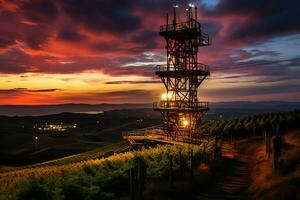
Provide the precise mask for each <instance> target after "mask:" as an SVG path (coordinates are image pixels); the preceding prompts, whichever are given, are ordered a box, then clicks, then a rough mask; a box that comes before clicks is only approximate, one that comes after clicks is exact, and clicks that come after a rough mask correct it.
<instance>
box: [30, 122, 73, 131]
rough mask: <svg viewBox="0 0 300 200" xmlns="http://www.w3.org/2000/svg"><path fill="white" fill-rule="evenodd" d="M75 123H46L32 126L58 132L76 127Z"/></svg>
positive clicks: (40, 129)
mask: <svg viewBox="0 0 300 200" xmlns="http://www.w3.org/2000/svg"><path fill="white" fill-rule="evenodd" d="M76 127H77V125H76V124H71V125H64V124H48V123H46V124H45V125H41V126H39V127H38V126H34V128H37V129H38V130H39V131H58V132H63V131H66V130H67V129H76Z"/></svg>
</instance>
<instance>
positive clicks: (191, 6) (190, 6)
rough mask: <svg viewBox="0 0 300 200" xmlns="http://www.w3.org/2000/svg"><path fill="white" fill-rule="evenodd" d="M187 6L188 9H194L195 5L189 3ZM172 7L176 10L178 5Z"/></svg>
mask: <svg viewBox="0 0 300 200" xmlns="http://www.w3.org/2000/svg"><path fill="white" fill-rule="evenodd" d="M188 5H189V8H194V7H195V4H192V3H189V4H188ZM173 7H174V8H178V7H179V5H178V4H175V5H174V6H173Z"/></svg>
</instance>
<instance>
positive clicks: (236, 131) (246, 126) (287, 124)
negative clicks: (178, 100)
mask: <svg viewBox="0 0 300 200" xmlns="http://www.w3.org/2000/svg"><path fill="white" fill-rule="evenodd" d="M299 122H300V110H293V111H288V112H272V113H265V114H258V115H253V116H246V117H239V118H233V119H221V120H211V121H208V122H206V123H203V124H202V125H201V126H200V131H201V133H210V134H212V135H214V136H222V137H223V138H224V139H230V138H232V137H233V138H236V139H243V138H247V137H250V136H258V135H263V134H264V132H269V133H270V134H275V133H276V132H277V131H279V133H284V132H287V131H290V130H294V129H298V128H299V127H300V123H299Z"/></svg>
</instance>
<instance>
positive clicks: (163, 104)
mask: <svg viewBox="0 0 300 200" xmlns="http://www.w3.org/2000/svg"><path fill="white" fill-rule="evenodd" d="M153 108H154V109H182V110H208V108H209V105H208V102H206V101H198V102H192V103H188V102H185V101H167V100H162V101H158V102H154V103H153Z"/></svg>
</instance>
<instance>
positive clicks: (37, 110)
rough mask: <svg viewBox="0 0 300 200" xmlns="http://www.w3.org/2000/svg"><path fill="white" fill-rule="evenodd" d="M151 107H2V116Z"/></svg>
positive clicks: (116, 105) (132, 105)
mask: <svg viewBox="0 0 300 200" xmlns="http://www.w3.org/2000/svg"><path fill="white" fill-rule="evenodd" d="M151 106H152V105H151V104H95V105H91V104H58V105H0V115H4V116H40V115H51V114H59V113H65V112H71V113H90V114H96V113H101V112H104V111H108V110H120V109H136V108H150V107H151Z"/></svg>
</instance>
